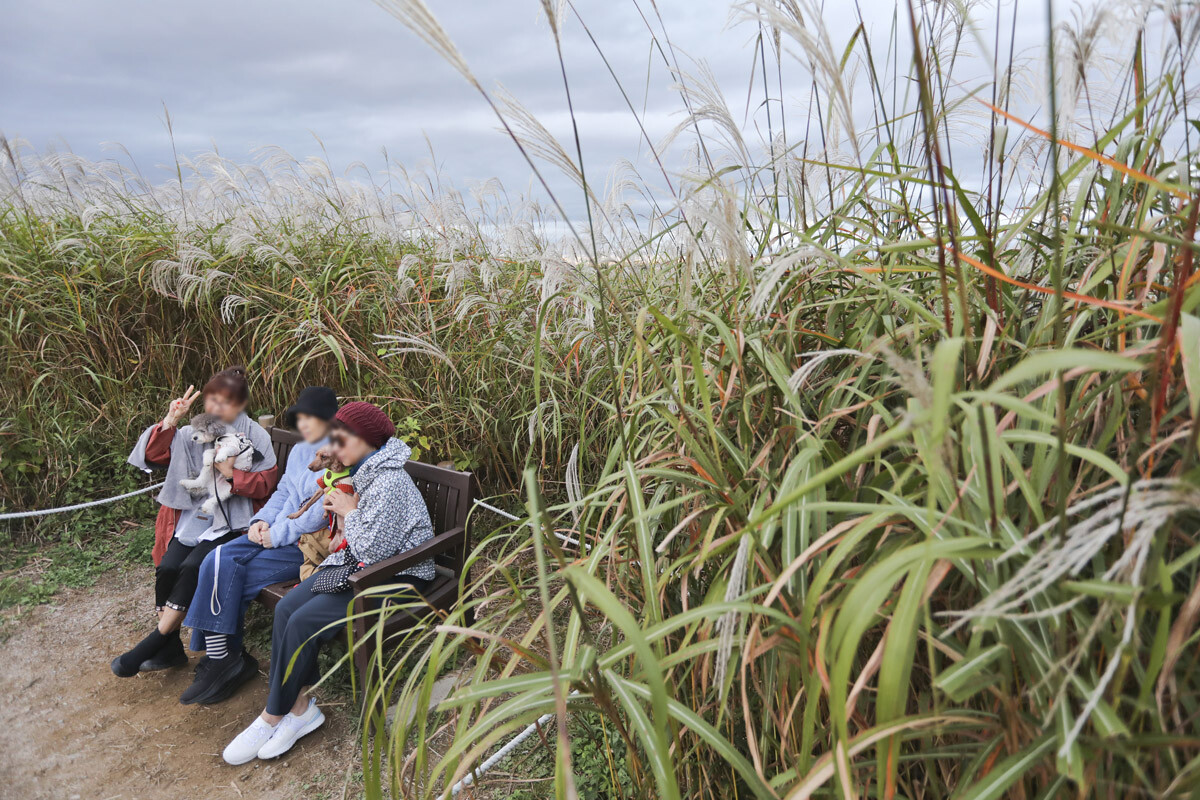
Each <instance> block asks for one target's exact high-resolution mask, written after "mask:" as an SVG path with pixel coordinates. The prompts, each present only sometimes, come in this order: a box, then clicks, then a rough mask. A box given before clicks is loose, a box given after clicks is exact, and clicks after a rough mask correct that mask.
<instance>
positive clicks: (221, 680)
mask: <svg viewBox="0 0 1200 800" xmlns="http://www.w3.org/2000/svg"><path fill="white" fill-rule="evenodd" d="M257 673H258V662H257V661H256V660H255V659H254V657H253V656H251V655H250V654H249V653H247V652H246V651H245V650H243V651H242V652H240V653H238V654H237V655H234V654H232V653H230V654H229V655H227V656H226V657H225V658H219V659H209V660H208V661H207V662H205V663H204V664H202V665H201V666H200V667H199V668H197V670H196V679H195V680H194V681H192V685H191V686H189V687H188V688H186V689H184V690H183V694H181V695H180V696H179V702H180V703H183V704H184V705H185V706H187V705H191V704H192V703H201V704H203V705H212V704H214V703H220V702H221V701H223V700H227V699H229V698H230V697H232V696H233V693H234V692H236V691H237V689H238V687H239V686H241V685H242V684H243V683H245V682H246V681H248V680H250V678H252V677H254V676H255V675H256V674H257Z"/></svg>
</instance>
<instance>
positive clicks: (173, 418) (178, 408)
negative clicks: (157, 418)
mask: <svg viewBox="0 0 1200 800" xmlns="http://www.w3.org/2000/svg"><path fill="white" fill-rule="evenodd" d="M198 397H200V392H199V391H197V390H196V387H195V386H193V385H189V386H188V388H187V391H186V392H184V393H183V397H176V398H175V399H174V400H172V401H171V403H170V405H168V406H167V415H166V416H165V417H163V421H162V424H163V426H164V427H167V428H174V427H175V426H176V425H178V424H179V420H180V419H181V418H182V417H183V415H184V414H186V413H188V409H190V408H191V407H192V403H194V402H196V399H197V398H198Z"/></svg>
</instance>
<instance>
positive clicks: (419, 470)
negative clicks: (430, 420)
mask: <svg viewBox="0 0 1200 800" xmlns="http://www.w3.org/2000/svg"><path fill="white" fill-rule="evenodd" d="M267 432H268V433H270V434H271V446H272V448H273V449H274V450H275V460H276V461H277V462H278V463H279V469H280V470H281V471H282V470H283V469H284V468H285V467H286V466H287V459H288V455H289V454H290V453H291V452H292V447H293V446H295V444H296V443H297V442H299V441H302V437H301V436H300V434H298V433H296V432H294V431H289V430H287V429H286V428H276V427H268V428H267ZM404 467H405V469H406V470H408V474H409V475H410V476H411V477H412V479H413V483H415V484H416V485H417V489H419V490H420V492H421V496H422V497H424V498H425V507H426V508H428V509H429V519H430V521H432V522H433V532H434V534H435V535H437V534H439V533H445V532H446V531H448V530H451V529H453V528H457V527H460V526H465V525H466V524H467V514H468V513H469V512H470V511H471V499H472V497H471V481H472V478H471V473H469V472H458V471H457V470H453V469H446V468H445V467H435V466H433V465H432V464H423V463H421V462H420V461H409V462H408V463H407V464H405V465H404ZM464 538H465V537H464ZM467 547H469V542H464V547H463V551H462V552H455V553H449V554H446V555H442V556H438V557H437V562H438V564H440V565H441V566H443V567H446V568H447V569H449V570H451V571H452V572H453V573H454V574H455V575H458V574H459V573H460V572H461V571H462V566H463V560H464V558H465V557H466V552H465V551H466V549H467Z"/></svg>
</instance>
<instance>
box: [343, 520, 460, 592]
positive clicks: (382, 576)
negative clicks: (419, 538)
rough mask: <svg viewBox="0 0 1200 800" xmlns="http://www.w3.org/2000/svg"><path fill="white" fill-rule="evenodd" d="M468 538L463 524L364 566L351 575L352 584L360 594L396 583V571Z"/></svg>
mask: <svg viewBox="0 0 1200 800" xmlns="http://www.w3.org/2000/svg"><path fill="white" fill-rule="evenodd" d="M465 539H466V529H465V528H463V527H462V526H461V525H460V526H459V527H457V528H451V529H450V530H448V531H446V532H445V533H440V534H438V535H437V536H435V537H433V538H432V539H430V540H429V541H427V542H425V543H423V544H419V545H417V546H416V547H414V548H413V549H411V550H405V551H404V552H403V553H401V554H400V555H396V556H392V557H391V558H387V559H384V560H383V561H379V562H377V563H375V564H372V565H371V566H369V567H363V568H362V569H360V570H359V571H358V572H356V573H354V574H353V575H351V576H350V586H351V588H353V589H354V593H355V594H358V593H359V592H361V591H362V590H363V589H369V588H371V587H372V586H381V585H383V584H387V583H394V582H395V580H396V573H397V572H400V571H401V570H404V569H407V568H408V567H411V566H413V565H414V564H419V563H421V562H422V561H424V560H425V559H427V558H433V557H434V556H436V555H440V554H442V553H445V552H446V551H448V550H452V549H454V548H455V547H462V545H463V542H464V541H465Z"/></svg>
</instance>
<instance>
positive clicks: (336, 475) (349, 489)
mask: <svg viewBox="0 0 1200 800" xmlns="http://www.w3.org/2000/svg"><path fill="white" fill-rule="evenodd" d="M349 476H350V470H349V469H344V470H342V471H341V472H334V471H333V470H331V469H327V470H325V471H324V472H322V473H321V475H320V476H319V477H318V478H317V486H319V487H320V488H321V489H324V490H325V494H326V495H328V494H330V493H331V492H333V491H334V490H335V489H341V490H342V491H343V492H346V493H347V494H353V493H354V487H353V486H352V485H351V484H348V483H342V484H339V483H338V481H340V480H341V479H342V478H347V477H349ZM328 517H329V526H328V527H329V535H330V536H333V523H334V518H333V512H332V511H330V512H329V514H328ZM345 546H346V540H345V539H342V544H341V547H338V548H337V550H341V549H342V548H343V547H345ZM337 550H335V551H334V552H337Z"/></svg>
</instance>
